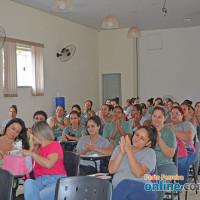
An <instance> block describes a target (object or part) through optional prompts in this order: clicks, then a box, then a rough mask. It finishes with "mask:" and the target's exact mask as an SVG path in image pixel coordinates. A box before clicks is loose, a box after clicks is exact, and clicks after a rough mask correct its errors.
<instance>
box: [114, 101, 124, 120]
mask: <svg viewBox="0 0 200 200" xmlns="http://www.w3.org/2000/svg"><path fill="white" fill-rule="evenodd" d="M111 105H113V107H114V108H115V107H116V106H119V97H115V98H114V99H111ZM121 120H123V121H126V115H125V113H124V112H123V113H122V117H121ZM111 121H112V120H111Z"/></svg>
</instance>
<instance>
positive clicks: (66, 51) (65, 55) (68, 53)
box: [56, 44, 76, 62]
mask: <svg viewBox="0 0 200 200" xmlns="http://www.w3.org/2000/svg"><path fill="white" fill-rule="evenodd" d="M75 52H76V46H75V45H73V44H70V45H69V46H67V47H65V48H63V49H62V50H61V53H57V54H56V56H57V57H59V59H60V61H61V62H66V61H68V60H69V59H70V58H71V57H72V56H73V55H74V54H75Z"/></svg>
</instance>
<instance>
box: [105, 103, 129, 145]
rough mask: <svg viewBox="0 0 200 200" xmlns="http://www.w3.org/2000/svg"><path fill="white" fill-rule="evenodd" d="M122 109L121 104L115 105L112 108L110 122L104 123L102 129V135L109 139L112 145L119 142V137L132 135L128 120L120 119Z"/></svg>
mask: <svg viewBox="0 0 200 200" xmlns="http://www.w3.org/2000/svg"><path fill="white" fill-rule="evenodd" d="M122 116H123V109H122V107H121V106H116V107H115V108H114V110H113V118H112V122H111V123H109V124H106V125H105V127H104V129H103V137H104V138H107V139H109V140H110V142H111V144H112V145H113V147H115V146H116V145H118V144H119V141H120V137H121V136H126V135H128V136H129V137H130V138H131V137H132V129H131V126H130V124H129V122H126V121H123V120H121V118H122Z"/></svg>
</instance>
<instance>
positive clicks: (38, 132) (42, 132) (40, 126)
mask: <svg viewBox="0 0 200 200" xmlns="http://www.w3.org/2000/svg"><path fill="white" fill-rule="evenodd" d="M32 134H33V135H34V136H35V137H36V138H38V139H40V140H51V141H54V136H53V132H52V130H51V128H50V126H49V124H48V123H47V122H46V121H39V122H37V123H36V124H34V125H33V126H32ZM40 147H41V145H37V147H36V149H35V152H36V153H39V150H40Z"/></svg>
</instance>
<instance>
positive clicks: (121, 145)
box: [119, 136, 126, 154]
mask: <svg viewBox="0 0 200 200" xmlns="http://www.w3.org/2000/svg"><path fill="white" fill-rule="evenodd" d="M119 145H120V148H121V152H122V153H123V154H124V153H125V152H126V151H125V138H124V136H121V138H120V141H119Z"/></svg>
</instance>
